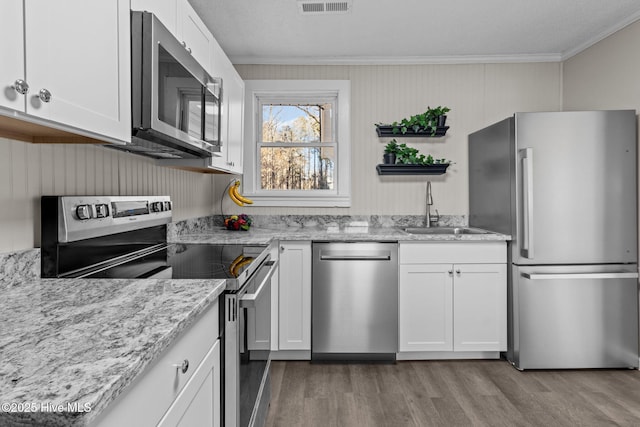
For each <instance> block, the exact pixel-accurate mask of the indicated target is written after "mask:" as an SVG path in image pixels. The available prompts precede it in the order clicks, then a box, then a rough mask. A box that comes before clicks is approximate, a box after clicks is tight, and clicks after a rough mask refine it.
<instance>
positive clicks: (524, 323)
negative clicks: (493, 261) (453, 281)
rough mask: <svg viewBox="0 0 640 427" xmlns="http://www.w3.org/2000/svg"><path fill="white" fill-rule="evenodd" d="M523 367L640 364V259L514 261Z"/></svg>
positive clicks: (513, 294)
mask: <svg viewBox="0 0 640 427" xmlns="http://www.w3.org/2000/svg"><path fill="white" fill-rule="evenodd" d="M511 274H512V280H511V285H510V289H509V291H510V292H509V293H510V299H509V315H510V316H511V319H510V320H511V321H510V322H509V323H510V324H511V328H510V331H509V352H508V354H507V357H508V358H509V360H510V361H511V362H512V363H513V364H514V365H515V366H516V367H517V368H518V369H575V368H631V367H636V368H637V367H638V291H637V283H638V271H637V265H606V266H555V267H518V266H515V265H514V266H513V267H512V271H511Z"/></svg>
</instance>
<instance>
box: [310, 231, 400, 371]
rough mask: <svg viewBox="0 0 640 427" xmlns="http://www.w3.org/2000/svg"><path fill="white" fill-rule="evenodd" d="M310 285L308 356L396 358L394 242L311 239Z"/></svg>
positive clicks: (350, 358) (395, 268) (396, 277)
mask: <svg viewBox="0 0 640 427" xmlns="http://www.w3.org/2000/svg"><path fill="white" fill-rule="evenodd" d="M312 288H313V290H312V313H311V316H312V321H311V359H312V360H395V358H396V352H397V351H398V244H397V243H396V242H314V243H313V282H312Z"/></svg>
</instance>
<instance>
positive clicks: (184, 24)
mask: <svg viewBox="0 0 640 427" xmlns="http://www.w3.org/2000/svg"><path fill="white" fill-rule="evenodd" d="M177 33H178V36H177V38H178V40H179V41H180V42H182V44H183V46H184V47H185V49H187V50H188V51H189V53H191V55H192V56H193V57H194V58H195V60H196V61H198V63H199V64H200V65H202V67H203V68H204V69H205V70H207V72H208V73H209V74H211V49H212V46H211V41H212V40H213V35H212V34H211V32H210V31H209V29H208V28H207V27H206V25H204V22H202V19H200V17H199V16H198V14H197V13H196V11H195V10H194V9H193V7H191V5H190V4H189V2H188V1H187V0H179V1H178V28H177Z"/></svg>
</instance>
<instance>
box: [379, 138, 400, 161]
mask: <svg viewBox="0 0 640 427" xmlns="http://www.w3.org/2000/svg"><path fill="white" fill-rule="evenodd" d="M397 154H398V141H396V140H395V139H392V140H391V141H389V143H388V144H387V145H385V147H384V155H383V156H382V158H383V161H384V164H385V165H393V164H395V162H396V155H397Z"/></svg>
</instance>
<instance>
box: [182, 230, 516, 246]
mask: <svg viewBox="0 0 640 427" xmlns="http://www.w3.org/2000/svg"><path fill="white" fill-rule="evenodd" d="M272 239H276V240H316V241H318V240H324V241H399V242H402V241H429V242H443V241H507V240H510V239H511V237H510V236H508V235H504V234H498V233H487V234H456V235H454V234H409V233H407V232H405V231H403V230H401V229H400V228H392V227H381V228H372V227H367V228H360V227H335V228H332V227H283V228H275V227H274V228H262V227H260V228H258V227H253V228H251V229H250V230H249V231H228V230H225V229H224V228H222V227H218V228H213V229H206V228H204V229H200V230H191V234H180V235H176V236H173V237H172V240H173V241H174V242H180V243H241V244H266V243H269V242H270V241H271V240H272Z"/></svg>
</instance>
